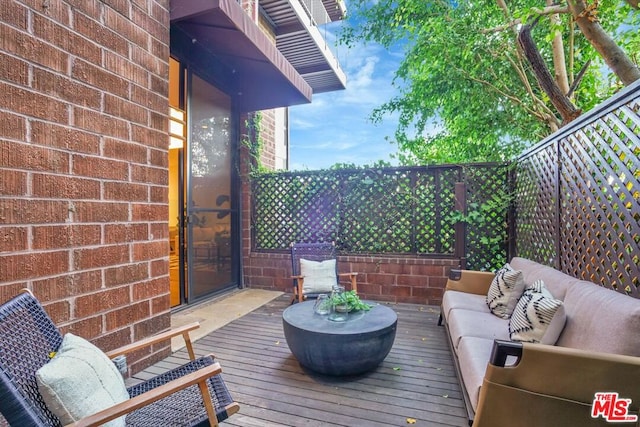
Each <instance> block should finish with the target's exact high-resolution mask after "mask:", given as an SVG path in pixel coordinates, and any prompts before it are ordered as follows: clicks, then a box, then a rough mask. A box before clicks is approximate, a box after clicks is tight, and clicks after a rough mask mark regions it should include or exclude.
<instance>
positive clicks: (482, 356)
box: [457, 316, 495, 411]
mask: <svg viewBox="0 0 640 427" xmlns="http://www.w3.org/2000/svg"><path fill="white" fill-rule="evenodd" d="M494 317H495V316H494ZM492 349H493V340H490V339H487V338H477V337H462V339H461V340H460V344H459V345H458V352H457V355H458V361H459V363H460V372H461V374H462V378H463V382H464V387H465V389H466V390H467V394H468V395H469V400H471V406H472V407H473V410H474V411H476V410H477V406H478V398H479V397H480V387H481V386H482V380H483V379H484V374H485V371H486V370H487V364H488V363H489V359H490V358H491V351H492Z"/></svg>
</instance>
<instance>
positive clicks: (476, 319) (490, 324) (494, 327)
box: [447, 308, 509, 349]
mask: <svg viewBox="0 0 640 427" xmlns="http://www.w3.org/2000/svg"><path fill="white" fill-rule="evenodd" d="M447 326H448V328H449V334H450V335H451V341H452V343H453V347H454V348H456V349H457V348H458V344H459V342H460V338H462V337H476V338H487V339H490V340H491V341H493V340H494V339H499V340H506V341H509V320H508V319H502V318H500V317H498V316H494V315H493V314H491V313H480V312H477V311H471V310H464V309H460V308H454V309H452V310H451V311H450V312H449V317H448V318H447Z"/></svg>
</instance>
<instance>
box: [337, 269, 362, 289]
mask: <svg viewBox="0 0 640 427" xmlns="http://www.w3.org/2000/svg"><path fill="white" fill-rule="evenodd" d="M340 277H348V278H349V282H350V283H351V290H352V291H355V292H356V293H358V282H357V280H356V279H357V277H358V273H355V272H349V273H338V278H340Z"/></svg>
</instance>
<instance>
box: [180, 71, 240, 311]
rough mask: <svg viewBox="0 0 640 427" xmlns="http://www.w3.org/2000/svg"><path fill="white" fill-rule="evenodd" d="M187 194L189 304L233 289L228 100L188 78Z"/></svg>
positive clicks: (230, 135) (234, 283)
mask: <svg viewBox="0 0 640 427" xmlns="http://www.w3.org/2000/svg"><path fill="white" fill-rule="evenodd" d="M190 76H191V77H190V79H189V91H188V93H189V96H188V119H189V120H188V129H189V132H188V138H187V139H188V143H187V151H188V161H187V165H188V166H187V194H186V230H187V233H186V235H187V251H186V252H187V259H188V262H187V268H188V275H187V276H188V279H189V280H188V282H189V283H188V289H187V291H188V292H187V300H188V301H190V302H191V301H193V300H197V299H199V298H201V297H203V296H205V295H209V294H212V293H215V292H217V291H220V290H223V289H225V288H228V287H232V286H236V285H237V277H236V276H237V275H236V274H234V272H235V269H234V261H235V260H234V256H233V253H234V251H232V248H233V245H232V241H233V239H232V236H233V235H234V232H235V230H234V222H233V219H234V216H235V212H234V211H233V206H232V201H233V195H232V176H233V170H232V164H233V162H232V151H231V150H232V146H233V144H232V140H233V137H234V128H233V119H232V109H231V99H230V97H229V96H228V95H226V94H225V93H224V92H222V91H220V90H218V89H216V88H215V87H214V86H212V85H211V84H209V83H207V82H206V81H205V80H203V79H201V78H200V77H198V76H197V75H195V74H193V73H191V74H190Z"/></svg>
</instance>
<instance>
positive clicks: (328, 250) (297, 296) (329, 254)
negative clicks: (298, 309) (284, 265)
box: [291, 242, 358, 304]
mask: <svg viewBox="0 0 640 427" xmlns="http://www.w3.org/2000/svg"><path fill="white" fill-rule="evenodd" d="M336 258H337V257H336V246H335V244H334V243H332V242H327V243H292V244H291V269H292V272H293V276H292V279H293V297H292V298H291V303H292V304H293V303H294V302H296V301H297V302H301V301H304V300H305V299H307V298H315V297H317V296H318V295H319V294H321V293H329V292H331V286H333V285H337V284H338V281H339V279H340V278H348V280H349V285H350V288H351V290H353V291H356V292H357V291H358V284H357V276H358V273H340V274H338V263H337V259H336ZM305 261H310V262H312V263H322V262H324V261H333V263H332V264H331V267H330V268H329V270H332V271H326V268H324V267H322V266H320V265H321V264H316V267H317V268H314V267H312V268H311V269H310V270H311V271H315V272H318V271H321V272H320V273H319V274H320V275H321V276H322V277H321V278H320V280H321V281H322V282H325V281H328V282H332V283H329V284H327V285H326V286H325V285H323V284H319V283H318V280H316V279H317V278H316V277H309V275H308V273H306V272H305V268H304V266H303V265H302V264H303V263H304V262H305ZM322 270H324V271H323V272H322ZM305 273H306V274H305ZM305 280H306V285H305ZM312 280H313V281H314V285H313V286H308V285H309V284H310V283H312Z"/></svg>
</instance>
